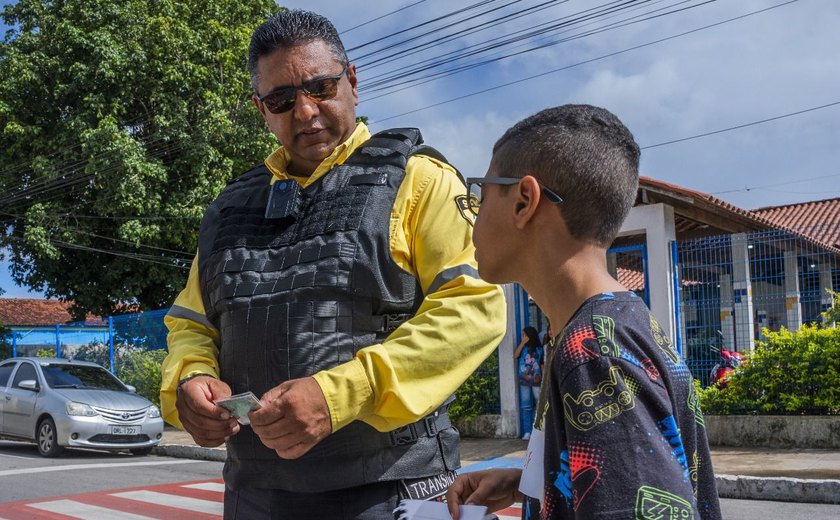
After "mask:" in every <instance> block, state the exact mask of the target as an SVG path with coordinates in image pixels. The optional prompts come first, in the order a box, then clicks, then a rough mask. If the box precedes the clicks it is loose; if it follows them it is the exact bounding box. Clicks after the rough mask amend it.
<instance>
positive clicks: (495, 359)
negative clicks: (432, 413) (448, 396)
mask: <svg viewBox="0 0 840 520" xmlns="http://www.w3.org/2000/svg"><path fill="white" fill-rule="evenodd" d="M498 401H499V354H498V351H497V352H495V353H494V354H493V355H491V356H490V357H488V358H487V359H485V360H484V362H483V363H482V364H481V365H480V366H479V367H478V369H476V371H475V372H473V374H472V375H471V376H470V377H469V378H467V380H466V381H465V382H464V384H463V385H461V387H460V388H458V391H457V392H455V400H454V401H452V404H451V405H449V416H450V417H451V418H452V419H473V418H475V417H476V416H478V415H481V414H484V413H487V407H488V404H490V403H496V402H498Z"/></svg>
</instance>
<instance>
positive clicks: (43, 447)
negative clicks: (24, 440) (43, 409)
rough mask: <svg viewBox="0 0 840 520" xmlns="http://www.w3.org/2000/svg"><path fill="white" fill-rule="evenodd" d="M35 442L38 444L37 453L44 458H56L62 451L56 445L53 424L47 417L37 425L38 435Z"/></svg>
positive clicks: (56, 434)
mask: <svg viewBox="0 0 840 520" xmlns="http://www.w3.org/2000/svg"><path fill="white" fill-rule="evenodd" d="M35 440H36V441H37V442H38V453H40V454H41V455H42V456H44V457H56V456H58V454H59V453H61V452H62V451H64V448H62V447H61V446H59V445H58V432H56V430H55V422H54V421H53V420H52V419H50V418H49V417H45V418H44V419H42V420H41V422H39V423H38V435H36V439H35Z"/></svg>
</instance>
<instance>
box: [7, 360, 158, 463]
mask: <svg viewBox="0 0 840 520" xmlns="http://www.w3.org/2000/svg"><path fill="white" fill-rule="evenodd" d="M162 436H163V420H162V419H161V417H160V410H158V408H157V407H156V406H155V405H154V404H152V403H151V402H149V401H148V400H147V399H146V398H144V397H142V396H139V395H137V394H136V393H134V388H132V387H130V386H126V385H124V384H123V383H122V382H121V381H120V380H119V379H117V378H116V377H114V376H113V375H112V374H111V373H110V372H108V371H107V370H105V369H104V368H102V367H101V366H99V365H97V364H96V363H88V362H86V361H73V360H68V359H54V358H35V357H20V358H12V359H7V360H5V361H2V362H0V438H7V439H14V440H23V441H34V442H36V443H37V444H38V451H39V452H40V453H41V455H43V456H44V457H55V456H56V455H58V454H60V453H61V452H62V450H63V449H64V448H65V447H78V448H98V449H106V450H129V451H130V452H131V453H133V454H135V455H148V454H149V453H150V452H151V451H152V448H154V447H155V446H156V445H157V444H158V443H159V442H160V440H161V437H162Z"/></svg>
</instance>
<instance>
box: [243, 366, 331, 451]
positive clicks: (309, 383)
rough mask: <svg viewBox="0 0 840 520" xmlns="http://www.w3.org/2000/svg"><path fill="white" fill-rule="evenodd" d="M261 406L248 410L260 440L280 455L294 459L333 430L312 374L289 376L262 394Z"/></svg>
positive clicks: (321, 394)
mask: <svg viewBox="0 0 840 520" xmlns="http://www.w3.org/2000/svg"><path fill="white" fill-rule="evenodd" d="M260 403H261V404H262V408H260V409H259V410H255V411H253V412H251V413H249V414H248V418H249V419H251V428H253V429H254V433H256V434H257V435H258V436H259V437H260V440H261V441H262V443H263V444H265V445H266V446H267V447H269V448H271V449H273V450H274V451H276V452H277V455H279V456H280V457H281V458H284V459H296V458H298V457H300V456H301V455H303V454H304V453H306V452H307V451H309V450H310V449H312V447H313V446H315V445H316V444H318V443H319V442H321V440H323V439H324V438H325V437H326V436H327V435H329V434H330V433H332V422H331V421H330V411H329V408H327V400H326V399H325V398H324V393H323V392H322V391H321V386H320V385H319V384H318V383H317V381H315V379H314V378H312V377H305V378H302V379H292V380H291V381H286V382H285V383H282V384H280V385H279V386H276V387H274V388H272V389H271V390H269V391H268V392H266V393H265V394H263V396H262V398H261V399H260Z"/></svg>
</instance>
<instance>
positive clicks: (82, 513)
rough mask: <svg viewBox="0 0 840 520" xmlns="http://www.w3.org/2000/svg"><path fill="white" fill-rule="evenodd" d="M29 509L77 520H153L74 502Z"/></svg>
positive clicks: (42, 505) (56, 502)
mask: <svg viewBox="0 0 840 520" xmlns="http://www.w3.org/2000/svg"><path fill="white" fill-rule="evenodd" d="M29 507H33V508H35V509H40V510H42V511H49V512H50V513H56V514H60V515H64V516H69V517H72V518H78V519H79V520H113V519H114V518H119V519H120V520H155V519H154V518H152V517H149V516H142V515H135V514H132V513H126V512H123V511H115V510H113V509H108V508H107V507H99V506H93V505H90V504H83V503H81V502H76V501H74V500H53V501H51V502H39V503H37V504H29Z"/></svg>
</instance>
